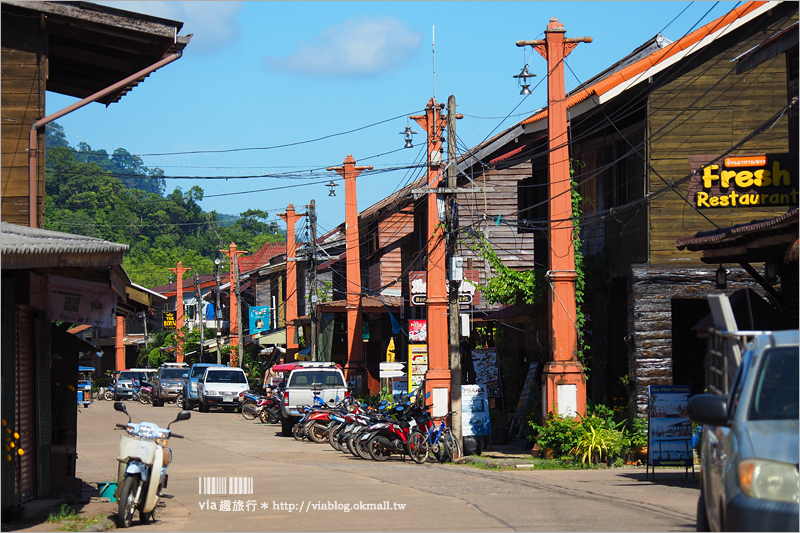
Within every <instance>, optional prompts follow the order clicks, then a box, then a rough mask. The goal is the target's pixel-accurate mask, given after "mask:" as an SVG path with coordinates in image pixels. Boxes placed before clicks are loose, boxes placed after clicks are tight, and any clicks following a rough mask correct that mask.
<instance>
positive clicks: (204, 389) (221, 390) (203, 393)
mask: <svg viewBox="0 0 800 533" xmlns="http://www.w3.org/2000/svg"><path fill="white" fill-rule="evenodd" d="M197 385H198V386H197V397H198V409H199V410H200V412H201V413H207V412H208V409H209V407H223V408H231V409H238V408H239V407H240V406H239V393H240V392H243V391H246V390H248V389H249V388H250V386H249V385H248V383H247V374H245V373H244V370H242V369H241V368H238V367H226V366H210V367H208V368H207V369H206V371H205V373H204V374H203V377H202V378H201V379H200V381H199V382H198V384H197Z"/></svg>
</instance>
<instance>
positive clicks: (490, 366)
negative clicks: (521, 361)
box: [472, 348, 500, 398]
mask: <svg viewBox="0 0 800 533" xmlns="http://www.w3.org/2000/svg"><path fill="white" fill-rule="evenodd" d="M472 365H473V366H474V367H475V381H476V382H477V383H478V385H485V386H486V392H487V394H488V396H489V398H499V397H500V361H498V359H497V348H481V349H475V350H472Z"/></svg>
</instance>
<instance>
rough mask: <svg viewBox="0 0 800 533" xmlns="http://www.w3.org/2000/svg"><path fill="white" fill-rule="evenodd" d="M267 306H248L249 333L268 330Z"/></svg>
mask: <svg viewBox="0 0 800 533" xmlns="http://www.w3.org/2000/svg"><path fill="white" fill-rule="evenodd" d="M269 324H270V322H269V306H253V307H251V308H250V335H255V334H256V333H261V332H263V331H269Z"/></svg>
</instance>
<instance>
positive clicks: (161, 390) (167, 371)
mask: <svg viewBox="0 0 800 533" xmlns="http://www.w3.org/2000/svg"><path fill="white" fill-rule="evenodd" d="M188 376H189V365H187V364H184V363H178V364H175V363H172V364H169V363H167V364H163V365H161V367H160V368H159V369H158V373H157V374H156V376H155V378H154V379H153V383H152V385H153V386H152V389H153V392H152V397H153V407H162V406H163V405H164V402H174V401H175V400H177V398H178V394H179V393H180V391H181V390H182V389H183V380H184V379H186V378H187V377H188Z"/></svg>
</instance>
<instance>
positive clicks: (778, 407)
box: [689, 330, 800, 531]
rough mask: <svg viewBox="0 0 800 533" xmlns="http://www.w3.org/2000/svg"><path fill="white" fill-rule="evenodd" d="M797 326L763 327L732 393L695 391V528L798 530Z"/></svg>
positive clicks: (692, 401)
mask: <svg viewBox="0 0 800 533" xmlns="http://www.w3.org/2000/svg"><path fill="white" fill-rule="evenodd" d="M799 339H800V334H798V331H797V330H791V331H775V332H758V334H756V335H755V336H754V337H753V340H752V341H751V342H750V343H749V344H748V346H747V349H746V351H745V352H744V355H743V356H742V360H741V363H740V365H739V367H738V370H737V371H736V375H735V377H734V380H733V385H732V387H731V388H730V394H729V398H728V399H727V400H726V399H725V397H724V396H723V395H721V394H698V395H696V396H693V397H692V398H691V399H690V401H689V417H690V418H691V419H692V420H693V421H695V422H697V423H699V424H702V425H703V437H702V444H701V452H700V456H701V461H702V471H701V482H700V498H699V500H698V503H697V529H698V531H707V530H709V529H710V530H713V531H727V530H735V531H798V497H799V496H800V476H798V455H800V453H799V452H798V447H799V446H800V443H799V442H798V440H799V439H798V383H800V378H799V377H798V361H799V360H800V352H799V351H798V340H799Z"/></svg>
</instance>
